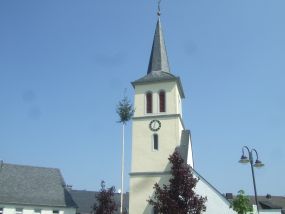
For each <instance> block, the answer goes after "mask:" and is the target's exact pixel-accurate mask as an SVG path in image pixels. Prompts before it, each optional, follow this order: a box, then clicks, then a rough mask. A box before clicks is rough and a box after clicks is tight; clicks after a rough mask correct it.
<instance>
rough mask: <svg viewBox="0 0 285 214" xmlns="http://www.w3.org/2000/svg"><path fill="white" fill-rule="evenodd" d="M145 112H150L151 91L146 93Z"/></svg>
mask: <svg viewBox="0 0 285 214" xmlns="http://www.w3.org/2000/svg"><path fill="white" fill-rule="evenodd" d="M146 113H152V93H151V92H147V94H146Z"/></svg>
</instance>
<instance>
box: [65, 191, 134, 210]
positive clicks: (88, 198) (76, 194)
mask: <svg viewBox="0 0 285 214" xmlns="http://www.w3.org/2000/svg"><path fill="white" fill-rule="evenodd" d="M69 192H70V194H71V196H72V198H73V200H74V201H75V203H76V204H77V206H78V209H77V213H80V214H87V213H91V210H92V207H93V205H94V203H95V200H96V199H95V196H96V195H97V194H98V192H95V191H86V190H70V191H69ZM114 200H115V202H116V204H117V205H118V210H117V212H116V213H119V205H120V194H119V193H115V196H114ZM123 202H124V203H123V207H124V210H129V193H125V194H124V200H123Z"/></svg>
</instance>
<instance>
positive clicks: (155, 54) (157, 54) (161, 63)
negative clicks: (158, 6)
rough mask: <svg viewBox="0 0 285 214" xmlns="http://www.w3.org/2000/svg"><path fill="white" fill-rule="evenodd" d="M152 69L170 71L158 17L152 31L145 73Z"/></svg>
mask: <svg viewBox="0 0 285 214" xmlns="http://www.w3.org/2000/svg"><path fill="white" fill-rule="evenodd" d="M153 71H164V72H167V73H170V69H169V63H168V58H167V52H166V48H165V43H164V38H163V32H162V26H161V22H160V18H159V17H158V20H157V24H156V29H155V33H154V38H153V43H152V49H151V54H150V59H149V64H148V69H147V73H148V74H149V73H151V72H153Z"/></svg>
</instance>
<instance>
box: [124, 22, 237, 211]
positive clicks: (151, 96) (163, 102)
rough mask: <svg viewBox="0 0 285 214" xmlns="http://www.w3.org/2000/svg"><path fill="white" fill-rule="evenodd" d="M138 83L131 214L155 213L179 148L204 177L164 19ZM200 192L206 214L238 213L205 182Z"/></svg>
mask: <svg viewBox="0 0 285 214" xmlns="http://www.w3.org/2000/svg"><path fill="white" fill-rule="evenodd" d="M132 85H133V87H134V90H135V97H134V108H135V110H136V111H135V114H134V117H133V125H132V163H131V173H130V201H129V211H130V212H129V213H131V214H135V213H142V214H151V213H153V208H152V207H151V206H150V205H149V204H148V202H147V200H148V199H149V198H150V197H152V194H153V186H154V184H155V183H158V184H160V185H162V184H167V183H168V180H169V178H170V164H169V161H168V157H169V155H171V154H172V153H173V152H174V151H175V149H177V148H178V149H179V150H180V152H181V155H182V156H183V157H184V160H185V161H187V163H188V164H189V165H190V166H191V168H193V173H194V175H195V176H197V177H199V178H202V177H201V176H200V175H199V174H198V173H197V172H196V171H195V170H194V163H193V152H192V143H191V134H190V130H187V129H186V127H185V124H184V121H183V117H182V99H184V98H185V94H184V90H183V87H182V83H181V81H180V78H179V77H178V76H175V75H173V74H172V73H171V71H170V67H169V63H168V57H167V52H166V47H165V43H164V37H163V31H162V26H161V21H160V17H158V21H157V24H156V29H155V35H154V40H153V45H152V50H151V56H150V60H149V66H148V70H147V74H146V75H145V76H143V77H142V78H140V79H138V80H136V81H134V82H132ZM197 193H198V194H199V195H202V196H207V198H208V201H207V204H206V206H207V211H206V213H208V214H217V213H219V214H230V213H235V212H234V211H233V210H232V209H231V208H230V207H231V204H230V202H229V201H228V200H227V199H226V198H225V197H224V196H223V195H222V194H220V193H219V192H218V191H217V190H216V189H215V188H214V187H213V186H212V185H210V184H209V183H208V182H207V181H206V180H205V179H200V181H199V182H198V184H197Z"/></svg>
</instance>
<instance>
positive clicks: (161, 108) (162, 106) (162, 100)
mask: <svg viewBox="0 0 285 214" xmlns="http://www.w3.org/2000/svg"><path fill="white" fill-rule="evenodd" d="M159 112H165V92H164V91H161V92H159Z"/></svg>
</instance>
